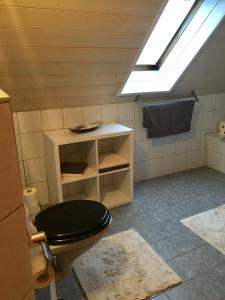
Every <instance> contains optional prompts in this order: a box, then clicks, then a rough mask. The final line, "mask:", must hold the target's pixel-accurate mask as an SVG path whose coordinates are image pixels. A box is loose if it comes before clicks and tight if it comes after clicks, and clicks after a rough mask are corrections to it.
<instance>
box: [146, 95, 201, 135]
mask: <svg viewBox="0 0 225 300" xmlns="http://www.w3.org/2000/svg"><path fill="white" fill-rule="evenodd" d="M194 104H195V101H194V100H184V101H180V100H179V101H176V102H170V103H165V102H164V103H155V104H147V105H146V106H144V107H143V127H145V128H147V132H148V138H157V137H164V136H169V135H173V134H179V133H184V132H188V131H190V129H191V120H192V114H193V109H194Z"/></svg>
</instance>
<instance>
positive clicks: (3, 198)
mask: <svg viewBox="0 0 225 300" xmlns="http://www.w3.org/2000/svg"><path fill="white" fill-rule="evenodd" d="M21 199H22V191H21V184H20V175H19V167H18V160H17V151H16V143H15V137H14V129H13V121H12V113H11V108H10V104H9V103H2V104H0V208H1V209H0V220H1V219H2V218H4V217H5V216H7V215H8V214H10V213H11V212H12V211H14V210H15V209H17V208H18V207H19V206H20V205H21V204H22V200H21Z"/></svg>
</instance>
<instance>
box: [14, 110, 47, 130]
mask: <svg viewBox="0 0 225 300" xmlns="http://www.w3.org/2000/svg"><path fill="white" fill-rule="evenodd" d="M17 116H18V123H19V130H20V133H29V132H38V131H42V124H41V113H40V111H39V110H35V111H25V112H18V113H17Z"/></svg>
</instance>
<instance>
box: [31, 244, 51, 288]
mask: <svg viewBox="0 0 225 300" xmlns="http://www.w3.org/2000/svg"><path fill="white" fill-rule="evenodd" d="M30 251H31V267H32V283H33V287H34V288H35V289H41V288H44V287H47V286H49V285H50V283H51V282H52V281H53V280H54V279H55V271H54V269H53V267H52V265H51V264H50V263H48V264H47V260H46V258H45V256H44V254H43V252H42V248H41V246H37V247H34V248H31V249H30ZM46 266H47V268H46Z"/></svg>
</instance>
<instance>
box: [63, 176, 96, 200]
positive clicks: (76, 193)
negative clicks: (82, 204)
mask: <svg viewBox="0 0 225 300" xmlns="http://www.w3.org/2000/svg"><path fill="white" fill-rule="evenodd" d="M79 199H84V200H95V201H98V199H99V195H98V181H97V177H96V178H89V179H86V180H82V181H77V182H73V183H68V184H65V185H63V200H64V201H70V200H79Z"/></svg>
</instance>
